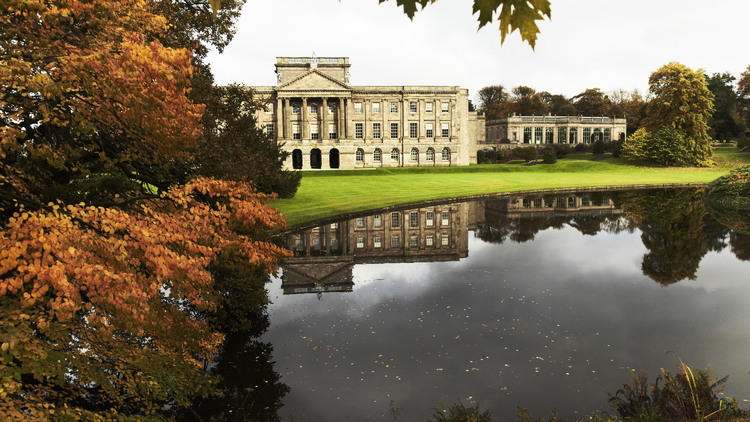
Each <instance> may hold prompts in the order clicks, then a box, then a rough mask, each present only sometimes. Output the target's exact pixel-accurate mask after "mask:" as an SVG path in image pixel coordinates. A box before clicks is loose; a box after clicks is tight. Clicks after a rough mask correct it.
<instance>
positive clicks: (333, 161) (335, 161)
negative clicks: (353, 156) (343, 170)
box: [328, 148, 339, 169]
mask: <svg viewBox="0 0 750 422" xmlns="http://www.w3.org/2000/svg"><path fill="white" fill-rule="evenodd" d="M328 167H330V168H332V169H337V168H339V150H338V149H336V148H331V150H330V151H329V152H328Z"/></svg>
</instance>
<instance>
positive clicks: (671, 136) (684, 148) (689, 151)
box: [621, 127, 713, 167]
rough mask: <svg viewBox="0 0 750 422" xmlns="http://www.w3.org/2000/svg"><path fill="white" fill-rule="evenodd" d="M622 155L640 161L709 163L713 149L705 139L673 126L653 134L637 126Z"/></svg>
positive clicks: (670, 163)
mask: <svg viewBox="0 0 750 422" xmlns="http://www.w3.org/2000/svg"><path fill="white" fill-rule="evenodd" d="M621 156H622V157H623V158H624V159H626V160H628V161H634V162H639V163H647V164H654V165H658V166H673V167H706V166H710V165H711V164H712V163H713V162H712V161H711V149H710V146H709V147H708V148H705V145H703V142H697V141H692V140H689V139H686V138H685V136H683V135H682V133H681V132H680V131H678V130H676V129H674V128H670V127H665V128H662V129H660V130H659V131H657V132H655V133H652V132H649V131H647V130H646V129H644V128H641V129H638V130H637V131H636V132H635V133H634V134H632V135H630V137H628V139H627V141H625V143H624V144H623V146H622V152H621Z"/></svg>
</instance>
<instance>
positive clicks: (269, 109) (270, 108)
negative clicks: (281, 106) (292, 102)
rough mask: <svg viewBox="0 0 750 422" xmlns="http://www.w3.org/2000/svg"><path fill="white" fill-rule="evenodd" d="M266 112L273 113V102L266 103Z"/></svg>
mask: <svg viewBox="0 0 750 422" xmlns="http://www.w3.org/2000/svg"><path fill="white" fill-rule="evenodd" d="M266 113H268V114H271V113H273V103H266Z"/></svg>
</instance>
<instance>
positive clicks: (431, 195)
mask: <svg viewBox="0 0 750 422" xmlns="http://www.w3.org/2000/svg"><path fill="white" fill-rule="evenodd" d="M591 157H592V156H591V154H570V155H568V156H567V157H566V158H565V159H562V160H559V161H558V162H557V163H556V164H552V165H547V164H540V165H536V166H525V165H522V164H481V165H475V166H469V167H437V168H427V167H417V168H394V169H377V170H349V171H341V170H338V171H336V170H334V171H317V172H305V173H304V176H303V177H302V184H301V185H300V188H299V190H298V191H297V194H296V195H295V196H294V198H291V199H280V200H277V201H274V202H273V203H272V204H271V205H273V206H274V207H276V208H278V209H279V210H281V212H282V213H283V214H284V215H286V218H287V223H288V224H289V225H296V224H300V223H304V222H309V221H313V220H316V219H319V218H324V217H331V216H335V215H341V214H346V213H351V212H356V211H365V210H369V209H375V208H379V207H385V206H390V205H399V204H405V203H409V202H418V201H425V200H429V199H444V198H454V197H460V196H470V195H480V194H487V193H497V192H516V191H525V190H534V189H553V188H571V187H594V186H621V185H642V184H650V185H658V184H670V183H704V182H710V181H712V180H714V179H715V178H717V177H719V176H722V175H724V174H726V173H727V172H728V171H729V169H730V168H733V167H737V166H739V165H742V164H747V163H750V153H740V152H738V151H737V149H736V148H716V149H715V150H714V159H715V161H716V162H717V164H718V166H717V167H713V168H660V167H640V166H633V165H630V164H627V163H625V162H624V161H622V160H620V159H616V158H610V159H607V160H604V161H591Z"/></svg>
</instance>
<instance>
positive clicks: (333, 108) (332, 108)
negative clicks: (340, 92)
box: [328, 103, 336, 114]
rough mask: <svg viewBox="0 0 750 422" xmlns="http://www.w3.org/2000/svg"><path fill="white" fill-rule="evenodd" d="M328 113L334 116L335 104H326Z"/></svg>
mask: <svg viewBox="0 0 750 422" xmlns="http://www.w3.org/2000/svg"><path fill="white" fill-rule="evenodd" d="M328 113H330V114H336V104H331V103H329V104H328Z"/></svg>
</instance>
